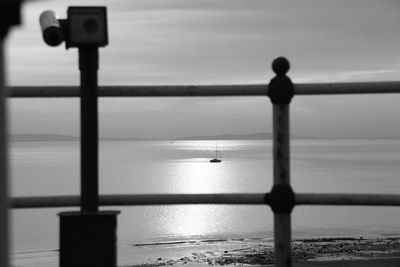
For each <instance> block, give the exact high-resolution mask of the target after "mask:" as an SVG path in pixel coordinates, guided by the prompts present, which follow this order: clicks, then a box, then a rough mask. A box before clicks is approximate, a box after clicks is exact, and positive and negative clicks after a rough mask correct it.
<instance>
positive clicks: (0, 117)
mask: <svg viewBox="0 0 400 267" xmlns="http://www.w3.org/2000/svg"><path fill="white" fill-rule="evenodd" d="M20 8H21V2H20V1H11V0H8V1H6V0H2V1H0V266H2V267H8V266H9V253H10V246H9V233H10V231H9V221H8V220H9V216H8V205H9V198H8V180H7V179H8V161H7V159H8V157H7V147H8V146H7V121H8V120H7V107H6V96H7V92H6V90H5V64H4V41H5V39H6V37H7V33H8V31H9V28H10V27H11V26H12V25H18V24H19V23H20Z"/></svg>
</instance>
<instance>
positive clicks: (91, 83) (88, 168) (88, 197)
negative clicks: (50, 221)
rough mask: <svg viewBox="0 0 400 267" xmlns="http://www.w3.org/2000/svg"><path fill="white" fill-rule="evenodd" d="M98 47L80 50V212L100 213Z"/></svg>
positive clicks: (80, 48)
mask: <svg viewBox="0 0 400 267" xmlns="http://www.w3.org/2000/svg"><path fill="white" fill-rule="evenodd" d="M98 66H99V50H98V47H96V46H92V47H79V70H80V72H81V210H82V211H84V212H92V211H97V210H98V206H99V177H98V176H99V171H98V168H99V166H98V158H99V156H98V143H99V141H98V140H99V139H98V138H99V134H98V128H99V126H98V103H97V91H98V85H97V70H98Z"/></svg>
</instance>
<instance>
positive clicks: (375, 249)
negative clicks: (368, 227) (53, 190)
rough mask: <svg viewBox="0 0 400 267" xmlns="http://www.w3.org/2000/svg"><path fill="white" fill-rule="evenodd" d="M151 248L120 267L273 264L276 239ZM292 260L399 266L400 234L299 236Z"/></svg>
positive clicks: (297, 262)
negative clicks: (141, 257) (142, 258)
mask: <svg viewBox="0 0 400 267" xmlns="http://www.w3.org/2000/svg"><path fill="white" fill-rule="evenodd" d="M196 242H197V243H196ZM151 247H152V248H151V250H152V252H153V253H154V255H156V254H157V253H158V254H157V256H155V257H153V258H148V259H147V260H145V261H142V262H140V263H139V262H137V263H133V264H123V265H121V264H119V265H118V266H119V267H153V266H165V265H186V266H210V265H212V266H243V265H245V266H273V241H272V240H271V239H268V238H265V239H258V240H257V239H243V240H239V239H231V240H204V241H191V243H185V242H182V243H177V244H152V245H151ZM168 251H169V252H170V253H171V255H168ZM142 252H143V250H142ZM180 252H181V253H180ZM185 253H186V254H185ZM148 256H150V255H148ZM292 259H293V265H294V266H298V267H306V266H310V267H311V266H320V267H322V266H360V267H361V266H365V267H367V266H368V267H370V266H400V236H399V235H392V236H383V235H382V236H359V237H316V238H297V239H295V240H294V241H292Z"/></svg>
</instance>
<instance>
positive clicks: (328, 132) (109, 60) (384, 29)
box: [7, 0, 400, 138]
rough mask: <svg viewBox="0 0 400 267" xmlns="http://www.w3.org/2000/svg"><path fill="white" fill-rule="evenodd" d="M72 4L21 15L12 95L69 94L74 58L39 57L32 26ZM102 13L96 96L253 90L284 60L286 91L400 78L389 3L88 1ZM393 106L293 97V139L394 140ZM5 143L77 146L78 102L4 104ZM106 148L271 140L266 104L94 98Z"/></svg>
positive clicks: (398, 121)
mask: <svg viewBox="0 0 400 267" xmlns="http://www.w3.org/2000/svg"><path fill="white" fill-rule="evenodd" d="M81 3H82V1H68V0H57V1H55V0H53V1H51V0H47V1H34V2H33V3H28V4H25V5H24V9H23V20H24V21H23V26H21V27H19V28H17V29H14V30H13V32H12V34H11V35H10V38H9V40H8V47H7V56H8V57H7V60H8V66H9V68H8V83H9V84H10V85H78V84H79V72H78V66H77V51H76V49H70V50H68V51H66V50H65V48H64V46H63V45H61V46H59V47H56V48H53V47H49V46H46V45H45V44H44V42H43V41H42V39H41V34H40V28H39V25H38V18H39V15H40V13H41V12H42V11H44V10H47V9H51V10H54V11H56V12H57V13H58V14H59V16H60V18H65V17H66V9H67V7H68V6H72V5H80V4H81ZM84 4H85V5H106V6H107V8H108V19H109V20H108V25H109V41H110V44H109V46H107V47H105V48H102V49H101V50H100V72H99V83H100V85H135V84H260V83H265V84H266V83H268V81H269V80H270V79H271V78H272V77H273V74H272V72H271V70H270V63H271V61H272V60H273V59H274V58H276V57H277V56H285V57H287V58H288V59H289V60H290V61H291V65H292V68H291V70H290V72H289V74H290V76H291V78H292V79H293V81H294V82H295V83H302V82H354V81H394V80H399V77H400V34H399V30H398V29H399V25H400V16H399V11H400V2H399V1H397V0H393V1H388V0H379V1H376V0H307V1H306V0H296V1H286V0H279V1H278V0H276V1H273V0H240V1H238V0H179V1H177V0H108V1H106V0H103V1H96V0H86V1H85V3H84ZM399 102H400V95H371V96H360V95H355V96H296V97H295V99H294V101H293V104H292V106H291V111H292V114H293V116H292V119H291V123H292V131H293V132H294V133H295V134H299V135H308V136H321V137H393V136H400V118H399V116H398V114H399V113H400V105H399ZM10 112H11V122H10V124H11V129H12V132H13V133H55V134H72V135H79V101H78V99H13V100H11V101H10ZM100 131H101V135H102V136H106V137H150V138H170V137H176V136H187V135H209V134H223V133H237V134H239V133H240V134H241V133H251V132H259V131H271V105H270V103H269V100H268V99H267V98H266V97H231V98H195V99H189V98H168V99H165V98H125V99H121V98H113V99H105V98H104V99H100Z"/></svg>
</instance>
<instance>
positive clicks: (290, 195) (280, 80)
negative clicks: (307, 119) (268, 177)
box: [268, 57, 295, 267]
mask: <svg viewBox="0 0 400 267" xmlns="http://www.w3.org/2000/svg"><path fill="white" fill-rule="evenodd" d="M289 68H290V65H289V61H288V60H287V59H285V58H282V57H280V58H277V59H275V60H274V61H273V63H272V69H273V71H274V72H275V73H276V76H275V77H274V78H273V79H272V80H271V82H270V84H269V88H268V95H269V97H270V99H271V102H272V104H273V162H274V164H273V168H274V171H273V172H274V185H273V187H272V190H271V195H270V198H271V202H270V205H271V208H272V211H273V212H274V253H275V266H277V267H291V266H292V259H291V216H290V215H291V211H292V209H293V207H294V205H295V195H294V192H293V190H292V188H291V186H290V147H289V140H290V131H289V103H290V101H291V99H292V97H293V94H294V90H293V84H292V82H291V80H290V78H289V77H287V76H286V73H287V72H288V70H289Z"/></svg>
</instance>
